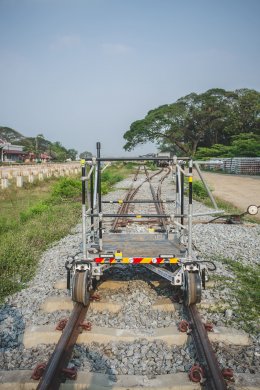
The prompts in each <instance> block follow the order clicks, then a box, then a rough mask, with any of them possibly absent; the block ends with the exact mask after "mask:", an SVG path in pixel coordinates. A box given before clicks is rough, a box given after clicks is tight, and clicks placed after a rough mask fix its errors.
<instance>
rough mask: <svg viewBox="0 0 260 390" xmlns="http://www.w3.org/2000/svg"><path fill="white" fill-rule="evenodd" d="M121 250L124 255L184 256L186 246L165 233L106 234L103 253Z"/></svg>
mask: <svg viewBox="0 0 260 390" xmlns="http://www.w3.org/2000/svg"><path fill="white" fill-rule="evenodd" d="M117 251H119V252H121V253H122V256H123V257H131V256H133V254H134V256H135V257H166V255H167V257H182V256H183V255H184V253H185V251H186V249H185V248H184V246H181V245H179V244H177V243H176V244H175V243H174V242H173V241H171V240H168V238H167V235H166V234H164V233H148V234H144V233H138V234H127V233H116V234H113V233H111V234H109V233H108V234H104V236H103V251H102V252H101V253H100V257H102V255H103V254H108V253H111V254H114V253H115V252H117Z"/></svg>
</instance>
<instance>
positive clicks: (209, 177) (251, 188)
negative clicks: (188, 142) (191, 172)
mask: <svg viewBox="0 0 260 390" xmlns="http://www.w3.org/2000/svg"><path fill="white" fill-rule="evenodd" d="M195 177H196V178H197V177H198V176H197V172H196V173H195ZM203 177H204V179H205V180H206V182H207V183H208V185H209V186H210V188H211V189H212V190H213V191H212V192H213V195H214V196H216V197H218V198H220V199H223V200H225V201H227V202H229V203H231V204H233V205H234V206H236V207H237V208H239V209H240V210H241V211H246V209H247V207H248V206H249V205H251V204H254V205H256V206H259V205H260V176H250V177H249V176H239V175H227V174H220V173H211V172H203ZM255 217H257V218H258V219H260V209H259V211H258V214H257V215H256V216H255Z"/></svg>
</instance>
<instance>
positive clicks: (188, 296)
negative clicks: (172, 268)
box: [184, 271, 201, 306]
mask: <svg viewBox="0 0 260 390" xmlns="http://www.w3.org/2000/svg"><path fill="white" fill-rule="evenodd" d="M200 301H201V277H200V274H199V272H188V271H185V272H184V302H185V304H186V305H187V306H190V305H192V304H195V303H199V302H200Z"/></svg>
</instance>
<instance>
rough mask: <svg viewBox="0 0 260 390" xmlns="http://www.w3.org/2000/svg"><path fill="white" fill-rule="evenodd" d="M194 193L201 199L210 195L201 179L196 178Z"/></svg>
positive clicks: (193, 187)
mask: <svg viewBox="0 0 260 390" xmlns="http://www.w3.org/2000/svg"><path fill="white" fill-rule="evenodd" d="M192 189H193V195H194V196H195V197H197V198H199V199H206V198H207V197H208V193H207V190H206V188H205V187H204V184H203V183H202V182H201V181H199V180H194V181H193V185H192Z"/></svg>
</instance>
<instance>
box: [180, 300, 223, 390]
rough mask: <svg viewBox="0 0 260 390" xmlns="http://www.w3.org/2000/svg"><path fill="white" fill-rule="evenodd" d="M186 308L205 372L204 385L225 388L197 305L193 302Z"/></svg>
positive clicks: (218, 388) (216, 388)
mask: <svg viewBox="0 0 260 390" xmlns="http://www.w3.org/2000/svg"><path fill="white" fill-rule="evenodd" d="M186 309H187V314H188V316H189V320H190V324H191V331H192V332H191V335H192V337H193V340H194V342H195V347H196V350H197V354H198V357H199V360H200V361H201V364H202V365H203V368H204V369H205V372H206V382H205V384H204V386H205V388H206V389H207V390H226V389H227V385H226V382H225V380H224V378H223V375H222V373H221V370H220V367H219V364H218V361H217V358H216V355H215V353H214V351H213V348H212V345H211V343H210V341H209V338H208V334H207V331H206V329H205V326H204V324H203V323H202V321H201V317H200V315H199V312H198V309H197V306H196V305H195V304H194V305H190V306H188V307H187V306H186Z"/></svg>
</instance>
